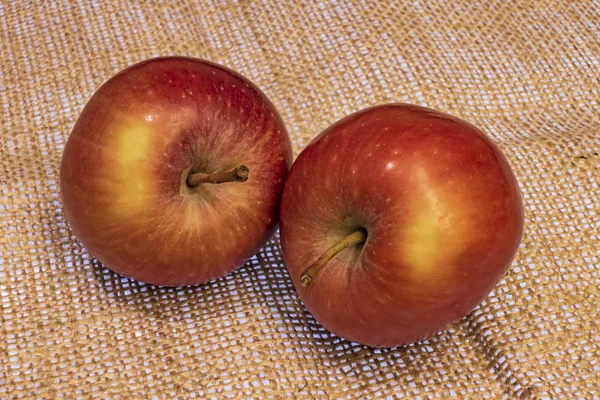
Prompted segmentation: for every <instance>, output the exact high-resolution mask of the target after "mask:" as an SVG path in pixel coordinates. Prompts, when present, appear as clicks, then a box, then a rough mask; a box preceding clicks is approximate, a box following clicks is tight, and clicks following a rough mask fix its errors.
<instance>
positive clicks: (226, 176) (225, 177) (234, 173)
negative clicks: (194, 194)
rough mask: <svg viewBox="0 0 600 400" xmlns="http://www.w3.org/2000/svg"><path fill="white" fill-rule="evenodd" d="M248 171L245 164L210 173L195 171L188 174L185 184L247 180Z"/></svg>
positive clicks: (192, 185)
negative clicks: (228, 169)
mask: <svg viewBox="0 0 600 400" xmlns="http://www.w3.org/2000/svg"><path fill="white" fill-rule="evenodd" d="M249 172H250V170H249V169H248V167H246V166H245V165H238V166H237V167H235V168H233V169H232V170H230V171H226V172H215V173H212V174H206V173H204V172H196V173H194V174H190V176H188V178H187V184H188V186H190V187H195V186H198V185H199V184H201V183H225V182H245V181H247V180H248V174H249Z"/></svg>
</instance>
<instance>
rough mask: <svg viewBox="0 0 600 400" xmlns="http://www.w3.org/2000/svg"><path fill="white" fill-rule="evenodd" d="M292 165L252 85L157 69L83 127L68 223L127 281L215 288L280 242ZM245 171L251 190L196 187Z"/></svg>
mask: <svg viewBox="0 0 600 400" xmlns="http://www.w3.org/2000/svg"><path fill="white" fill-rule="evenodd" d="M291 161H292V151H291V144H290V140H289V138H288V135H287V131H286V128H285V126H284V124H283V122H282V120H281V118H280V117H279V114H278V113H277V111H276V110H275V108H274V106H273V105H272V104H271V102H270V101H269V100H268V99H267V97H266V96H265V95H264V94H263V93H262V92H261V91H260V90H259V89H258V88H257V87H256V86H255V85H253V84H252V83H251V82H250V81H249V80H248V79H246V78H244V77H243V76H241V75H239V74H237V73H235V72H233V71H231V70H229V69H227V68H224V67H222V66H219V65H216V64H213V63H210V62H206V61H202V60H198V59H192V58H183V57H168V58H157V59H151V60H147V61H144V62H141V63H138V64H136V65H133V66H131V67H129V68H127V69H125V70H123V71H121V72H120V73H118V74H117V75H115V76H114V77H112V78H111V79H109V80H108V81H107V82H106V83H105V84H104V85H102V86H101V87H100V88H99V89H98V91H97V92H96V93H95V94H94V95H93V97H92V98H91V99H90V101H89V102H88V103H87V105H86V106H85V108H84V110H83V112H82V113H81V115H80V117H79V119H78V120H77V123H76V124H75V127H74V129H73V131H72V133H71V135H70V137H69V139H68V141H67V144H66V146H65V149H64V154H63V157H62V163H61V171H60V187H61V194H62V203H63V207H64V213H65V216H66V219H67V221H68V222H69V223H70V225H71V228H72V229H73V232H74V233H75V235H76V236H77V237H78V238H79V239H80V240H81V242H82V243H83V245H84V246H85V247H86V248H87V250H88V251H89V252H90V253H91V254H92V255H94V256H95V257H97V258H98V259H99V260H100V261H101V262H102V263H103V264H105V265H106V266H107V267H108V268H110V269H112V270H114V271H115V272H118V273H120V274H122V275H125V276H127V277H132V278H135V279H138V280H141V281H144V282H148V283H153V284H160V285H167V286H176V285H189V284H197V283H203V282H206V281H209V280H211V279H214V278H218V277H221V276H223V275H225V274H227V273H228V272H231V271H232V270H234V269H235V268H236V267H238V266H240V265H242V264H243V263H244V262H245V261H246V260H247V259H248V258H250V257H251V256H252V255H253V254H254V253H255V252H256V251H257V250H258V249H259V248H260V247H261V246H262V245H264V243H265V242H266V241H267V240H268V238H269V237H270V236H271V234H272V233H273V231H274V229H275V228H276V226H277V223H278V213H279V200H280V196H281V192H282V189H283V184H284V181H285V178H286V176H287V173H288V170H289V167H290V165H291ZM237 166H245V167H247V168H248V170H249V172H248V177H247V180H246V181H245V182H238V181H230V182H222V183H211V182H208V181H207V182H201V183H195V184H194V185H190V184H188V177H190V176H191V175H194V174H196V175H201V174H206V175H210V176H219V174H224V173H227V172H228V171H229V172H230V171H232V170H233V169H235V168H236V167H237ZM215 174H216V175H215Z"/></svg>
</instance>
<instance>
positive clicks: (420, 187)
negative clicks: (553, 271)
mask: <svg viewBox="0 0 600 400" xmlns="http://www.w3.org/2000/svg"><path fill="white" fill-rule="evenodd" d="M280 215H281V218H280V230H281V241H282V247H283V256H284V260H285V263H286V265H287V268H288V270H289V273H290V275H291V277H292V280H293V282H294V285H295V287H296V289H297V291H298V293H299V296H300V298H301V299H302V301H303V302H304V304H305V305H306V307H307V309H308V310H309V311H310V312H311V313H312V314H313V316H314V317H315V319H316V320H317V321H319V322H320V323H321V324H322V325H323V326H324V327H325V328H326V329H328V330H329V331H331V332H333V333H335V334H336V335H338V336H341V337H343V338H346V339H348V340H352V341H356V342H359V343H362V344H366V345H371V346H377V347H391V346H397V345H405V344H409V343H413V342H415V341H417V340H420V339H423V338H426V337H428V336H430V335H432V334H434V333H436V332H438V331H440V330H442V329H444V328H445V327H446V326H447V325H448V324H450V323H452V322H454V321H457V320H459V319H460V318H462V317H464V316H465V315H466V314H467V313H469V312H470V311H471V310H472V309H473V308H474V307H476V306H477V305H478V304H479V303H480V302H481V301H482V300H483V299H484V298H485V297H486V296H487V295H488V294H489V292H490V291H491V290H492V289H493V288H494V286H495V285H496V284H497V282H498V281H499V280H500V279H501V278H502V276H503V275H504V273H505V272H506V270H507V268H508V267H509V265H510V263H511V261H512V259H513V257H514V255H515V253H516V251H517V248H518V246H519V242H520V240H521V234H522V231H523V207H522V201H521V196H520V192H519V188H518V185H517V182H516V180H515V176H514V174H513V172H512V171H511V168H510V166H509V164H508V162H507V160H506V158H505V157H504V155H503V154H502V152H501V151H500V149H499V148H498V147H497V146H496V145H495V144H494V143H492V141H491V140H490V139H489V138H488V137H486V136H485V135H484V134H483V133H482V132H481V131H480V130H479V129H477V128H476V127H474V126H473V125H470V124H469V123H467V122H465V121H462V120H460V119H458V118H455V117H452V116H450V115H447V114H444V113H441V112H438V111H434V110H430V109H427V108H423V107H418V106H412V105H406V104H388V105H383V106H377V107H373V108H369V109H366V110H363V111H360V112H357V113H355V114H353V115H350V116H348V117H346V118H344V119H342V120H341V121H338V122H337V123H335V124H334V125H332V126H331V127H329V128H328V129H326V130H325V131H324V132H322V133H321V134H320V135H319V136H317V137H316V138H315V139H314V140H313V141H312V142H311V143H310V144H309V145H308V146H307V147H306V149H305V150H304V151H303V152H302V153H301V154H300V156H299V157H298V158H297V160H296V161H295V162H294V165H293V166H292V169H291V171H290V175H289V176H288V179H287V181H286V184H285V188H284V192H283V197H282V202H281V214H280Z"/></svg>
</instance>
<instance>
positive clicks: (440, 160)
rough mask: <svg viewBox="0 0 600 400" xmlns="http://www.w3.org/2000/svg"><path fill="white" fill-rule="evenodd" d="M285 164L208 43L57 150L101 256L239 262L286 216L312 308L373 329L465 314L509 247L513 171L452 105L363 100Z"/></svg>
mask: <svg viewBox="0 0 600 400" xmlns="http://www.w3.org/2000/svg"><path fill="white" fill-rule="evenodd" d="M291 164H292V150H291V143H290V140H289V138H288V134H287V131H286V128H285V126H284V124H283V122H282V120H281V118H280V116H279V114H278V113H277V111H276V109H275V108H274V106H273V105H272V104H271V102H270V101H269V100H268V99H267V97H266V96H265V95H264V94H263V93H262V92H261V91H260V90H259V89H258V88H257V87H256V86H255V85H253V84H252V83H251V82H250V81H248V80H247V79H246V78H244V77H242V76H241V75H239V74H237V73H235V72H233V71H231V70H229V69H226V68H224V67H221V66H218V65H216V64H212V63H209V62H206V61H202V60H197V59H192V58H183V57H170V58H158V59H152V60H148V61H144V62H141V63H139V64H136V65H134V66H131V67H129V68H127V69H125V70H124V71H121V72H120V73H118V74H117V75H115V76H114V77H112V78H111V79H110V80H108V81H107V82H106V83H105V84H104V85H102V86H101V87H100V89H99V90H98V91H97V92H96V93H95V94H94V95H93V97H92V98H91V99H90V101H89V102H88V104H87V105H86V106H85V108H84V110H83V112H82V113H81V115H80V117H79V119H78V121H77V123H76V125H75V127H74V129H73V132H72V133H71V135H70V137H69V140H68V142H67V144H66V146H65V150H64V154H63V158H62V164H61V175H60V183H61V193H62V201H63V207H64V212H65V216H66V219H67V220H68V222H69V223H70V225H71V227H72V229H73V232H74V233H75V234H76V236H77V237H78V238H79V239H80V240H81V242H82V243H83V245H84V246H85V247H86V248H87V249H88V250H89V252H90V253H91V254H92V255H94V256H96V257H97V258H98V259H99V260H100V261H101V262H102V263H104V264H105V265H106V266H107V267H109V268H111V269H112V270H114V271H115V272H118V273H120V274H123V275H125V276H129V277H133V278H135V279H139V280H141V281H144V282H148V283H154V284H160V285H167V286H177V285H190V284H198V283H203V282H207V281H209V280H212V279H215V278H218V277H221V276H224V275H225V274H227V273H229V272H231V271H233V270H234V269H235V268H237V267H238V266H240V265H241V264H243V263H244V262H245V261H246V260H247V259H248V258H250V257H251V256H252V255H253V254H255V253H256V252H257V251H258V250H259V248H260V247H261V246H263V245H264V244H265V243H266V241H267V240H268V239H269V237H271V235H272V233H273V231H274V229H275V228H276V226H277V223H278V221H279V222H280V226H281V243H282V249H283V256H284V260H285V263H286V266H287V268H288V270H289V272H290V275H291V278H292V281H293V283H294V285H295V287H296V289H297V290H298V294H299V296H300V297H301V299H302V300H303V302H304V304H305V305H306V307H307V308H308V310H309V311H310V312H311V313H312V314H313V315H314V316H315V318H316V319H317V320H318V321H319V322H321V323H322V325H323V326H324V327H325V328H327V329H329V330H330V331H331V332H333V333H335V334H338V335H339V336H342V337H344V338H346V339H349V340H353V341H357V342H360V343H363V344H367V345H372V346H396V345H403V344H407V343H411V342H414V341H417V340H419V339H422V338H424V337H427V336H428V335H431V334H434V333H436V332H438V331H440V330H441V329H443V328H444V327H445V326H447V325H448V324H449V323H451V322H453V321H456V320H458V319H460V318H461V317H463V316H464V315H466V314H467V313H468V312H469V311H470V310H472V309H473V308H474V307H475V306H476V305H477V304H479V303H480V302H481V301H482V300H483V298H484V297H485V296H487V294H488V293H489V292H490V291H491V290H492V289H493V287H494V286H495V285H496V283H497V282H498V281H499V280H500V279H501V277H502V276H503V274H504V273H505V271H506V269H507V268H508V266H509V265H510V262H511V260H512V258H513V257H514V255H515V253H516V250H517V248H518V245H519V241H520V238H521V233H522V229H523V211H522V204H521V198H520V194H519V189H518V186H517V182H516V180H515V177H514V175H513V173H512V171H511V169H510V167H509V164H508V162H507V160H506V158H505V157H504V156H503V154H502V152H501V151H500V150H499V149H498V147H496V145H494V144H493V143H492V142H491V141H490V140H489V139H488V138H487V137H486V136H485V135H484V134H483V133H482V132H481V131H480V130H478V129H477V128H475V127H474V126H472V125H470V124H468V123H466V122H464V121H462V120H460V119H458V118H455V117H452V116H449V115H446V114H443V113H440V112H437V111H433V110H430V109H426V108H423V107H417V106H410V105H404V104H390V105H384V106H378V107H373V108H369V109H366V110H363V111H360V112H358V113H355V114H353V115H351V116H349V117H347V118H344V119H342V120H341V121H339V122H337V123H336V124H334V125H333V126H331V127H329V128H328V129H326V130H325V131H324V132H322V133H321V134H320V135H319V136H317V137H316V138H315V139H314V140H313V141H312V142H311V143H310V144H309V145H308V146H307V148H306V149H304V151H303V152H302V153H301V154H300V156H299V157H298V158H297V160H296V161H295V162H294V164H293V166H292V167H291V170H290V166H291Z"/></svg>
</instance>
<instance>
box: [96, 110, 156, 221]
mask: <svg viewBox="0 0 600 400" xmlns="http://www.w3.org/2000/svg"><path fill="white" fill-rule="evenodd" d="M150 134H151V127H150V126H149V125H148V124H147V123H144V122H143V121H140V120H134V119H132V118H126V117H121V118H118V119H116V121H115V124H114V127H113V128H112V135H111V141H110V142H109V143H108V146H107V147H106V148H105V152H106V153H105V157H106V156H109V157H110V158H111V165H112V168H110V169H109V170H108V171H107V176H106V177H105V179H104V187H105V192H106V193H107V194H108V195H109V196H110V197H111V199H110V200H111V203H112V205H113V206H112V207H111V209H110V212H111V213H112V214H113V216H114V217H115V218H119V219H122V218H130V217H131V216H133V215H137V214H138V213H140V212H142V211H144V210H145V208H146V207H147V206H148V204H151V203H152V202H150V201H149V197H150V196H152V188H151V182H149V176H151V174H150V173H149V167H150V160H149V157H151V156H152V153H153V151H152V150H151V149H150V146H151V139H150Z"/></svg>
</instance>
